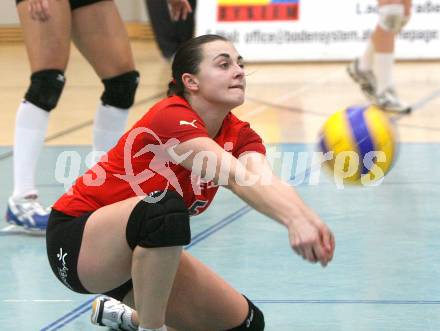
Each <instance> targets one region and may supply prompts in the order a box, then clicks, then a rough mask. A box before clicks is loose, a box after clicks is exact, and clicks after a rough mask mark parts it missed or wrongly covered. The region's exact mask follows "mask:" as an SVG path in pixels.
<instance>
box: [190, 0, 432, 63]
mask: <svg viewBox="0 0 440 331" xmlns="http://www.w3.org/2000/svg"><path fill="white" fill-rule="evenodd" d="M196 17H197V18H196V20H197V24H196V26H197V28H196V34H197V35H201V34H207V33H215V34H221V35H224V36H226V37H228V38H229V39H230V40H231V41H233V42H234V43H235V45H236V47H237V49H238V50H239V51H240V53H241V54H242V55H243V56H244V58H245V59H246V60H247V61H328V60H348V59H352V58H353V57H355V56H357V55H359V54H360V53H361V52H362V50H363V49H364V47H365V42H366V40H367V39H368V37H369V36H370V34H371V32H372V31H373V29H374V28H375V26H376V23H377V21H378V15H377V2H376V1H375V0H333V1H329V0H202V1H199V2H198V3H197V13H196ZM396 58H397V59H439V58H440V0H413V6H412V16H411V20H410V21H409V23H408V24H407V25H406V26H405V28H404V29H403V30H402V32H401V33H400V34H399V36H398V37H397V39H396Z"/></svg>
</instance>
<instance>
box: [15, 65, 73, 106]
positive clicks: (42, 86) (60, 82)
mask: <svg viewBox="0 0 440 331" xmlns="http://www.w3.org/2000/svg"><path fill="white" fill-rule="evenodd" d="M65 81H66V79H65V78H64V73H63V72H62V71H61V70H58V69H48V70H41V71H37V72H34V73H33V74H32V76H31V85H30V86H29V88H28V90H27V92H26V95H25V96H24V98H25V100H27V101H29V102H30V103H32V104H34V105H35V106H37V107H40V108H41V109H44V110H45V111H48V112H49V111H51V110H52V109H54V108H55V107H56V105H57V103H58V100H59V99H60V96H61V93H62V92H63V88H64V83H65Z"/></svg>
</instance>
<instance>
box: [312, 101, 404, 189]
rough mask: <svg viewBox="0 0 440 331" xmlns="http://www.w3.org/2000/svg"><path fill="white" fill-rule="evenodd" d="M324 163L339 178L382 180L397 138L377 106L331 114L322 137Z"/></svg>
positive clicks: (360, 182) (353, 108) (357, 181)
mask: <svg viewBox="0 0 440 331" xmlns="http://www.w3.org/2000/svg"><path fill="white" fill-rule="evenodd" d="M319 146H320V149H321V151H322V152H323V153H324V164H325V165H326V166H327V167H328V168H329V169H330V170H331V172H332V173H333V175H334V177H335V179H337V180H339V181H341V180H342V181H343V182H346V183H352V184H366V185H368V184H373V183H377V182H378V181H381V180H382V179H383V178H384V176H385V174H386V173H387V172H388V171H389V170H390V169H391V167H392V164H393V162H394V159H395V149H396V138H395V133H394V129H393V125H392V123H391V122H390V120H389V119H388V117H387V116H386V115H385V114H384V113H383V112H382V111H381V110H380V109H379V108H377V107H375V106H371V105H370V106H350V107H347V108H345V109H342V110H340V111H338V112H336V113H334V114H333V115H331V116H330V117H329V118H328V119H327V120H326V122H325V123H324V125H323V127H322V129H321V131H320V137H319Z"/></svg>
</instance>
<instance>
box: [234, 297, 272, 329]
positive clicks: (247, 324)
mask: <svg viewBox="0 0 440 331" xmlns="http://www.w3.org/2000/svg"><path fill="white" fill-rule="evenodd" d="M244 298H245V299H246V301H247V302H248V305H249V312H248V315H247V316H246V319H245V320H244V322H243V323H241V324H240V325H239V326H237V327H236V328H233V329H229V330H227V331H263V330H264V315H263V312H262V311H261V310H260V309H258V307H257V306H255V305H254V304H253V303H252V301H251V300H249V299H248V298H246V297H244Z"/></svg>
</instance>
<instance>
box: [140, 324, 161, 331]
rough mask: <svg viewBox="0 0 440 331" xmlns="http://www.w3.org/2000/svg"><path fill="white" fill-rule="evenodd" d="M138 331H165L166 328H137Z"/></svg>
mask: <svg viewBox="0 0 440 331" xmlns="http://www.w3.org/2000/svg"><path fill="white" fill-rule="evenodd" d="M138 331H167V327H166V326H165V325H164V326H162V327H161V328H159V329H145V328H142V327H139V329H138Z"/></svg>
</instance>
